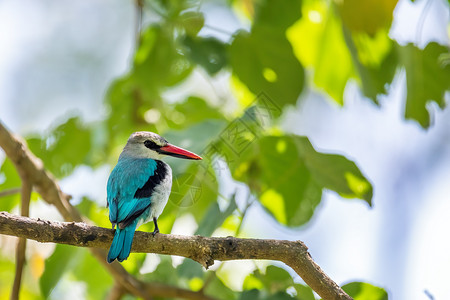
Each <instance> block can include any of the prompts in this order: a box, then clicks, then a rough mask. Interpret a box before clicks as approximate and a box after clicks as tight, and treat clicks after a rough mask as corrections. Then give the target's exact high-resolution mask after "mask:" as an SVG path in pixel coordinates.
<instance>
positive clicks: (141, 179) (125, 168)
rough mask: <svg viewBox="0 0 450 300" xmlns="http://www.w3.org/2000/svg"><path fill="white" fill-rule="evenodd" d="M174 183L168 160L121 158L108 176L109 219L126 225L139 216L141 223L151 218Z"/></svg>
mask: <svg viewBox="0 0 450 300" xmlns="http://www.w3.org/2000/svg"><path fill="white" fill-rule="evenodd" d="M171 183H172V174H171V170H170V167H169V166H168V165H167V164H166V163H164V162H162V161H159V160H153V159H149V158H134V157H121V158H120V159H119V161H118V163H117V165H116V166H115V167H114V169H113V171H112V172H111V175H110V177H109V179H108V185H107V194H108V196H107V200H108V205H109V208H110V209H109V212H110V213H109V217H110V221H111V222H112V223H113V224H119V226H120V227H125V226H127V225H128V224H129V223H130V222H132V221H133V220H135V219H136V218H139V221H140V222H139V223H141V224H142V223H144V222H146V221H148V220H147V219H148V218H150V217H153V216H156V217H158V216H159V215H160V214H161V212H162V210H163V209H164V206H165V204H166V203H167V199H168V197H169V194H170V189H171ZM161 206H162V207H161ZM139 225H140V224H139Z"/></svg>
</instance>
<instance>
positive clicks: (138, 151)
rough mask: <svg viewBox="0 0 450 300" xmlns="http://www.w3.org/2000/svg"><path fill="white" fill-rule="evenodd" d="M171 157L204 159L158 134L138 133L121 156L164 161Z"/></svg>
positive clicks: (131, 138) (131, 137)
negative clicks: (165, 157)
mask: <svg viewBox="0 0 450 300" xmlns="http://www.w3.org/2000/svg"><path fill="white" fill-rule="evenodd" d="M166 155H169V156H173V157H178V158H184V159H195V160H199V159H202V158H201V157H200V156H198V155H197V154H195V153H192V152H190V151H187V150H184V149H183V148H180V147H177V146H174V145H172V144H170V143H169V142H167V140H166V139H165V138H163V137H161V136H159V135H157V134H156V133H153V132H149V131H138V132H135V133H133V134H132V135H131V136H130V138H129V139H128V142H127V144H126V146H125V148H124V149H123V152H122V154H121V156H133V157H138V158H152V159H158V160H160V159H162V158H163V157H164V156H166Z"/></svg>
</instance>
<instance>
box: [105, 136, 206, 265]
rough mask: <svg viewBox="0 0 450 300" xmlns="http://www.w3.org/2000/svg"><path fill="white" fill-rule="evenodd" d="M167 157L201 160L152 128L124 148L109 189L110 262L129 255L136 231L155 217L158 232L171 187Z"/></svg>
mask: <svg viewBox="0 0 450 300" xmlns="http://www.w3.org/2000/svg"><path fill="white" fill-rule="evenodd" d="M165 156H173V157H178V158H183V159H193V160H200V159H202V158H201V157H200V156H198V155H197V154H195V153H192V152H190V151H187V150H185V149H183V148H180V147H177V146H174V145H172V144H170V143H169V142H167V140H166V139H164V138H163V137H161V136H159V135H158V134H156V133H153V132H149V131H139V132H135V133H133V134H131V136H130V137H129V139H128V141H127V143H126V145H125V147H124V148H123V150H122V153H121V154H120V156H119V160H118V162H117V164H116V166H115V167H114V168H113V170H112V171H111V174H110V175H109V178H108V183H107V188H106V190H107V207H108V208H109V220H110V221H111V224H112V228H113V229H114V228H116V230H115V233H114V238H113V241H112V243H111V247H110V248H109V252H108V256H107V261H108V263H112V262H113V261H114V260H115V259H117V260H118V261H119V262H122V261H124V260H126V259H127V258H128V256H129V255H130V251H131V245H132V243H133V237H134V232H135V231H136V228H138V227H139V226H140V225H142V224H144V223H146V222H149V221H151V220H153V223H154V224H155V230H154V231H153V236H155V234H157V233H158V232H159V228H158V223H157V220H158V217H159V216H160V215H161V213H162V211H163V210H164V207H165V206H166V204H167V200H168V199H169V195H170V191H171V188H172V169H171V168H170V166H169V165H168V164H167V163H165V162H163V161H162V159H163V158H164V157H165Z"/></svg>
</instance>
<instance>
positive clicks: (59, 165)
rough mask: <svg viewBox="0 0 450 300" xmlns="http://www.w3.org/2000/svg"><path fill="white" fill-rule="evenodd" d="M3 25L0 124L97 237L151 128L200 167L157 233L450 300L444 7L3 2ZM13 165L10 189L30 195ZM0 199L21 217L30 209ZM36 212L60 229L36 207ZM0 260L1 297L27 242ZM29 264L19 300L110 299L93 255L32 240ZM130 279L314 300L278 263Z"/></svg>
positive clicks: (146, 269)
mask: <svg viewBox="0 0 450 300" xmlns="http://www.w3.org/2000/svg"><path fill="white" fill-rule="evenodd" d="M0 28H1V31H0V70H1V72H0V120H1V122H2V123H3V124H5V126H7V127H8V128H9V129H10V130H11V131H12V132H14V133H16V134H19V135H21V136H23V137H24V138H25V139H26V140H27V143H28V145H29V147H30V149H31V150H32V151H33V152H34V153H35V154H36V156H38V157H39V158H41V159H42V160H43V162H44V165H45V167H46V168H47V169H48V170H49V171H51V172H52V173H53V174H54V175H55V176H56V177H57V178H58V180H59V183H60V184H61V187H62V190H63V191H64V192H66V193H68V194H71V195H72V196H73V199H72V203H73V204H74V205H76V206H77V207H78V209H79V210H80V211H81V213H82V214H83V216H84V217H85V218H86V220H89V221H88V222H91V223H93V224H97V225H98V226H104V227H109V226H110V224H109V220H108V211H107V209H106V207H105V206H106V181H107V178H108V175H109V172H110V170H111V169H112V167H113V166H114V164H115V163H116V161H117V158H118V155H119V154H120V151H121V149H122V147H123V145H124V144H125V142H126V140H127V138H128V136H129V135H130V134H131V133H132V132H134V131H139V130H148V131H155V132H158V133H159V134H161V135H162V136H164V137H166V139H168V140H169V141H170V142H172V143H174V144H176V145H179V146H182V147H185V148H188V149H190V150H192V151H194V152H198V153H200V154H202V155H203V156H205V160H204V162H203V164H202V165H195V164H190V163H187V162H179V161H176V160H168V162H169V163H170V164H171V166H172V168H173V169H174V176H175V178H174V186H173V190H172V196H171V199H170V200H169V204H168V205H167V207H166V209H165V211H164V213H163V214H162V216H161V217H160V221H159V222H158V224H159V225H160V228H161V232H163V233H176V234H187V235H192V234H202V235H212V236H227V235H232V236H239V237H254V238H275V239H288V240H302V241H304V242H305V243H306V245H307V246H308V247H309V250H310V253H311V255H312V257H313V259H314V260H315V261H316V262H317V263H318V264H319V265H320V266H321V268H322V269H323V270H324V271H325V272H326V273H327V274H328V275H329V276H330V277H331V278H332V279H333V280H335V281H336V282H337V283H338V284H339V285H344V284H348V283H351V282H364V283H367V285H366V284H360V295H359V296H358V297H359V298H357V297H356V296H355V298H357V299H384V298H383V297H384V293H383V290H382V289H384V290H385V291H386V292H387V294H388V295H389V299H448V298H450V286H449V285H448V275H447V274H448V269H449V268H450V256H449V255H448V253H450V241H449V239H448V238H447V237H449V236H450V218H449V217H448V216H449V213H450V201H449V200H450V199H449V197H450V196H449V195H450V184H449V182H450V168H449V166H450V112H449V110H448V109H445V105H446V104H447V103H448V101H449V98H450V93H449V90H450V52H449V48H448V47H449V28H450V27H449V2H448V1H444V0H417V1H409V0H400V1H395V0H383V1H374V0H366V1H357V0H340V1H337V0H336V1H325V0H304V1H287V0H286V1H285V0H283V1H269V0H266V1H263V0H260V1H257V0H241V1H238V0H234V1H233V0H228V1H225V0H224V1H219V0H217V1H207V0H204V1H195V0H183V1H162V0H161V1H156V0H155V1H150V0H147V1H143V3H142V7H141V11H140V9H139V5H138V4H137V3H135V2H133V1H123V0H122V1H119V0H108V1H106V0H90V1H86V0H80V1H66V0H63V1H57V2H55V1H48V0H39V1H31V0H21V1H13V0H1V1H0ZM0 162H1V163H2V165H1V170H0V192H1V191H5V190H9V189H14V188H17V187H20V179H19V177H18V175H17V173H16V171H15V169H14V167H13V165H12V164H11V163H10V162H9V161H8V160H7V159H6V158H5V155H4V154H3V152H0ZM292 166H293V167H292ZM280 178H281V179H280ZM0 200H1V201H0V210H5V211H10V212H13V213H19V211H20V207H19V202H20V195H19V194H14V195H11V196H7V197H2V199H0ZM30 216H32V217H40V218H43V219H49V220H62V217H61V216H60V215H59V214H58V212H57V210H56V209H55V208H53V207H51V206H49V205H47V204H46V203H44V202H43V201H42V200H40V199H39V195H38V194H37V193H33V195H32V203H31V209H30ZM212 220H214V221H212ZM140 230H144V231H152V230H153V225H152V224H147V225H143V226H142V227H141V228H140ZM0 245H1V250H0V298H1V299H3V298H4V299H6V298H7V297H9V293H10V287H11V286H12V281H13V278H14V251H15V245H16V239H15V238H12V237H7V236H0ZM58 253H63V254H64V255H63V256H61V255H60V254H58ZM26 257H27V262H28V263H27V265H26V267H25V274H24V282H23V284H22V290H21V295H22V298H23V299H41V298H50V299H102V298H105V297H106V295H108V293H109V291H110V289H111V288H112V285H113V278H112V277H111V276H110V275H109V274H108V273H106V271H104V270H103V269H102V267H101V266H100V264H99V263H98V262H97V261H96V260H95V259H94V258H92V257H91V254H90V252H88V251H87V250H86V249H75V248H71V247H68V246H61V245H58V246H55V245H52V244H38V243H36V242H32V241H30V242H29V243H28V247H27V252H26ZM51 258H53V259H51ZM58 259H60V260H58ZM61 259H64V261H65V263H64V264H61ZM97 265H98V268H95V270H99V271H98V273H95V274H92V273H93V272H89V270H92V269H93V266H97ZM123 265H124V266H125V268H126V269H127V270H128V271H129V272H130V273H132V274H133V275H135V276H137V277H139V278H141V279H143V280H146V281H161V282H165V283H170V284H173V285H174V286H181V287H185V288H189V289H192V290H199V289H200V288H202V287H203V286H204V285H205V284H206V285H207V287H205V291H206V293H209V294H211V295H214V296H218V295H221V296H219V299H291V298H297V299H314V296H313V294H312V292H311V291H310V290H308V288H307V287H306V286H303V285H302V280H301V278H299V277H298V276H297V275H296V274H295V273H294V272H293V271H292V270H291V269H289V268H288V267H286V266H285V265H283V264H281V263H275V262H262V261H258V262H254V261H232V262H226V263H221V262H216V263H215V265H214V266H213V267H212V269H211V270H210V271H205V270H204V269H202V268H201V267H200V266H199V265H198V264H196V263H193V262H191V261H188V260H184V259H182V258H179V257H169V256H158V255H154V254H148V255H145V254H132V255H131V256H130V258H129V259H128V260H127V261H126V262H124V263H123ZM58 266H60V267H58ZM288 273H289V274H290V276H288ZM291 276H292V277H293V281H292V280H291V279H290V278H291ZM208 278H209V279H208ZM211 278H212V279H211ZM254 289H257V292H255V290H254ZM364 290H365V292H364ZM361 291H363V292H361ZM126 297H128V298H132V296H126ZM316 297H317V296H316Z"/></svg>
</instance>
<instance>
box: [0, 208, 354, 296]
mask: <svg viewBox="0 0 450 300" xmlns="http://www.w3.org/2000/svg"><path fill="white" fill-rule="evenodd" d="M0 233H1V234H7V235H13V236H19V237H24V238H28V239H33V240H36V241H38V242H43V243H49V242H51V243H61V244H67V245H73V246H78V247H93V248H102V249H107V248H109V246H110V245H111V241H112V239H113V237H114V230H112V229H106V228H102V227H96V226H90V225H87V224H85V223H75V222H70V223H68V222H65V223H61V222H52V221H45V220H36V219H31V218H26V217H19V216H15V215H11V214H9V213H6V212H0ZM132 252H140V253H158V254H168V255H178V256H183V257H187V258H190V259H193V260H195V261H197V262H199V263H200V264H202V265H203V266H204V267H206V268H208V267H209V266H211V265H212V264H213V263H214V260H222V261H226V260H236V259H265V260H279V261H282V262H284V263H285V264H287V265H288V266H290V267H291V268H292V269H294V271H295V272H297V274H298V275H300V277H302V278H303V280H304V281H305V282H306V284H308V285H309V286H310V287H311V288H313V289H314V290H315V291H316V292H317V293H318V294H319V295H320V296H321V297H323V299H351V298H350V297H349V296H348V295H347V294H345V292H344V291H343V290H342V289H341V288H340V287H339V286H338V285H337V284H336V283H334V282H333V281H332V280H331V279H330V278H329V277H328V276H327V275H326V274H325V273H324V272H323V271H322V270H321V269H320V267H319V266H318V265H317V264H316V263H315V262H314V261H313V260H312V258H311V256H310V254H309V253H308V248H307V247H306V246H305V244H304V243H303V242H301V241H285V240H263V239H240V238H234V237H225V238H217V237H213V238H208V237H202V236H180V235H170V234H157V235H156V236H154V237H153V235H152V234H151V233H146V232H141V231H137V232H136V234H135V238H134V242H133V247H132Z"/></svg>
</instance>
